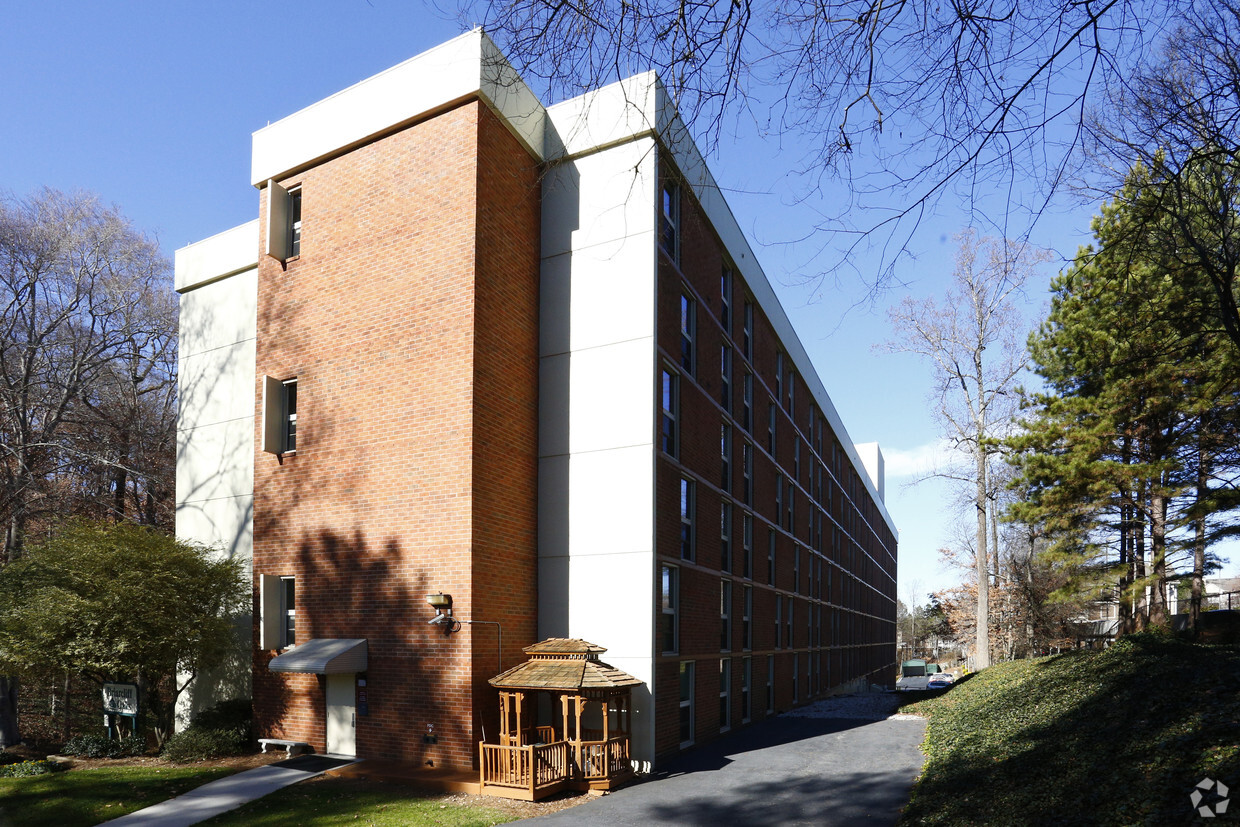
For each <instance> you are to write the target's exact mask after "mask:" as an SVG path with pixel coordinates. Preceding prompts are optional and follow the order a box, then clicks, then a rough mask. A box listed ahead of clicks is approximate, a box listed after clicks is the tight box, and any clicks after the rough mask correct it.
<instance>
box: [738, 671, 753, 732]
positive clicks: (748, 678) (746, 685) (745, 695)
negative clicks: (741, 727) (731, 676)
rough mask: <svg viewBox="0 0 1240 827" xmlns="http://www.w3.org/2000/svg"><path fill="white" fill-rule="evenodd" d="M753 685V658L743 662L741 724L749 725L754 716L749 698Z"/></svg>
mask: <svg viewBox="0 0 1240 827" xmlns="http://www.w3.org/2000/svg"><path fill="white" fill-rule="evenodd" d="M752 685H753V663H752V659H751V658H745V659H744V660H742V661H741V723H742V724H747V723H749V719H750V717H752V715H753V709H752V708H751V705H750V701H749V696H750V691H749V690H750V687H751V686H752Z"/></svg>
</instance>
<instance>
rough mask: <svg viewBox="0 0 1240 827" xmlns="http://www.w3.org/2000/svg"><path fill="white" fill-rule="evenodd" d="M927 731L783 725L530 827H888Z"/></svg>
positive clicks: (807, 722)
mask: <svg viewBox="0 0 1240 827" xmlns="http://www.w3.org/2000/svg"><path fill="white" fill-rule="evenodd" d="M925 732H926V722H925V721H924V720H920V719H914V720H899V719H888V720H879V721H872V720H869V721H867V720H860V719H830V718H828V719H814V718H793V717H786V716H781V717H779V718H775V719H773V720H771V721H767V722H764V723H762V724H759V725H757V726H755V727H753V728H751V729H747V730H742V731H740V732H738V733H736V734H735V735H730V736H727V737H725V738H722V739H720V740H719V741H717V742H715V743H712V744H708V745H705V746H703V747H700V748H698V749H696V750H694V751H693V752H691V753H688V754H686V755H684V756H682V757H680V758H677V759H673V760H672V761H671V762H669V764H668V766H667V767H666V768H664V769H662V770H661V771H659V772H657V773H655V775H654V778H652V779H651V780H649V781H646V782H644V783H641V784H637V785H634V786H632V787H626V788H624V789H622V790H618V791H617V792H614V793H611V794H610V795H607V796H604V797H602V798H598V799H595V800H593V801H588V802H586V803H584V804H580V805H578V806H576V807H572V808H570V809H567V810H561V811H560V812H558V813H552V814H551V815H547V816H540V817H539V818H532V819H527V820H525V821H522V822H520V823H521V824H529V825H582V824H585V825H593V824H600V825H607V827H649V825H660V824H667V825H710V827H725V825H734V824H735V825H801V824H814V825H848V826H849V827H852V825H869V826H870V827H872V826H873V825H891V824H895V823H896V821H897V820H898V819H899V816H900V810H901V808H903V807H904V806H905V805H906V804H907V803H908V799H909V792H910V790H911V788H912V786H913V782H914V780H915V779H916V778H917V774H918V772H920V770H921V766H922V761H923V756H922V754H921V751H920V750H919V749H918V745H919V744H920V743H921V741H922V738H923V736H924V735H925Z"/></svg>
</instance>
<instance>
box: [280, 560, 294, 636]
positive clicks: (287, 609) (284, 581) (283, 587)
mask: <svg viewBox="0 0 1240 827" xmlns="http://www.w3.org/2000/svg"><path fill="white" fill-rule="evenodd" d="M280 619H281V621H282V624H281V625H282V627H283V628H282V629H281V632H282V634H281V636H280V648H281V649H285V648H287V647H289V646H294V645H296V644H297V580H296V578H293V577H281V578H280Z"/></svg>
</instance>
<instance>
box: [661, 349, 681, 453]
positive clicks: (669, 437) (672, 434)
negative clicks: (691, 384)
mask: <svg viewBox="0 0 1240 827" xmlns="http://www.w3.org/2000/svg"><path fill="white" fill-rule="evenodd" d="M661 386H662V387H661V391H662V393H661V395H660V406H661V408H662V413H661V426H660V427H661V431H660V439H661V444H660V447H661V448H662V449H663V451H664V452H665V453H667V454H669V455H671V456H673V457H674V456H676V451H677V447H678V444H679V442H680V425H679V419H680V375H679V374H677V373H675V372H673V371H670V370H668V369H666V368H664V369H663V374H662V381H661Z"/></svg>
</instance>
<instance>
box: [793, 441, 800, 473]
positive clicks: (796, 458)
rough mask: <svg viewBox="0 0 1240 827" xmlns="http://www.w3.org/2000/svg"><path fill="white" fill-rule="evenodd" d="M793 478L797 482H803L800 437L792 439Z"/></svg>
mask: <svg viewBox="0 0 1240 827" xmlns="http://www.w3.org/2000/svg"><path fill="white" fill-rule="evenodd" d="M792 478H793V479H794V480H796V481H797V482H800V481H801V438H800V437H799V436H794V437H793V438H792Z"/></svg>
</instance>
